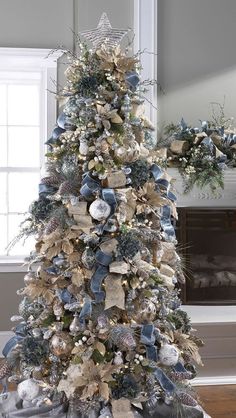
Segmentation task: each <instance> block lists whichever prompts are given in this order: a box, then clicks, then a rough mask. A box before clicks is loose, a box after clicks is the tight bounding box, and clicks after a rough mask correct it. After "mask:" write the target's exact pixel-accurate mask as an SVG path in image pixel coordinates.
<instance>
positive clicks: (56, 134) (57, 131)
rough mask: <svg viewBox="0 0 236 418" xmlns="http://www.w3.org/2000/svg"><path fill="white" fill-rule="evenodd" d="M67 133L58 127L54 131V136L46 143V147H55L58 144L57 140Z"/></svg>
mask: <svg viewBox="0 0 236 418" xmlns="http://www.w3.org/2000/svg"><path fill="white" fill-rule="evenodd" d="M64 132H65V129H62V128H60V127H59V126H57V127H56V128H54V129H53V131H52V136H51V137H50V138H49V139H48V140H47V141H46V142H45V144H46V145H50V146H51V145H55V144H56V143H57V140H58V138H59V136H60V135H61V134H63V133H64Z"/></svg>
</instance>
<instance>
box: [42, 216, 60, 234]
mask: <svg viewBox="0 0 236 418" xmlns="http://www.w3.org/2000/svg"><path fill="white" fill-rule="evenodd" d="M59 225H60V222H59V219H58V218H56V217H55V216H53V217H52V218H51V219H50V221H49V222H48V223H47V225H46V227H45V230H44V232H45V235H50V234H51V233H52V232H54V231H56V229H57V228H58V226H59Z"/></svg>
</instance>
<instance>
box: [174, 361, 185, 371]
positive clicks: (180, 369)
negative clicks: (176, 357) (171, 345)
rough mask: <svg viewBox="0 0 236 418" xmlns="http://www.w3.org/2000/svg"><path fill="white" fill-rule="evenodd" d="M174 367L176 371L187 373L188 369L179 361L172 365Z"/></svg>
mask: <svg viewBox="0 0 236 418" xmlns="http://www.w3.org/2000/svg"><path fill="white" fill-rule="evenodd" d="M174 369H175V371H176V372H178V373H188V370H186V369H185V367H184V366H183V364H182V363H180V361H179V362H178V363H177V364H176V365H175V366H174Z"/></svg>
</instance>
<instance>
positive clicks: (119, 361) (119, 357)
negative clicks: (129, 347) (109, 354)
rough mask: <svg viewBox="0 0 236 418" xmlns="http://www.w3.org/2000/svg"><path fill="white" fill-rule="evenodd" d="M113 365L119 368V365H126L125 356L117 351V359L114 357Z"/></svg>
mask: <svg viewBox="0 0 236 418" xmlns="http://www.w3.org/2000/svg"><path fill="white" fill-rule="evenodd" d="M113 363H114V364H115V365H117V366H119V365H121V364H123V363H124V360H123V354H122V352H121V351H117V353H115V357H114V360H113Z"/></svg>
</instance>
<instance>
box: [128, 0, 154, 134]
mask: <svg viewBox="0 0 236 418" xmlns="http://www.w3.org/2000/svg"><path fill="white" fill-rule="evenodd" d="M133 6H134V34H135V38H134V49H135V52H136V51H144V53H143V54H141V64H142V68H143V70H142V80H147V79H150V80H157V8H158V0H134V3H133ZM145 51H146V52H145ZM146 97H147V99H148V101H146V115H147V116H148V117H149V119H150V120H151V121H152V122H153V124H154V126H155V127H157V121H158V111H157V109H156V108H157V86H156V85H154V86H150V87H149V91H148V92H147V93H146ZM151 103H152V104H153V106H152V105H151Z"/></svg>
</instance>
